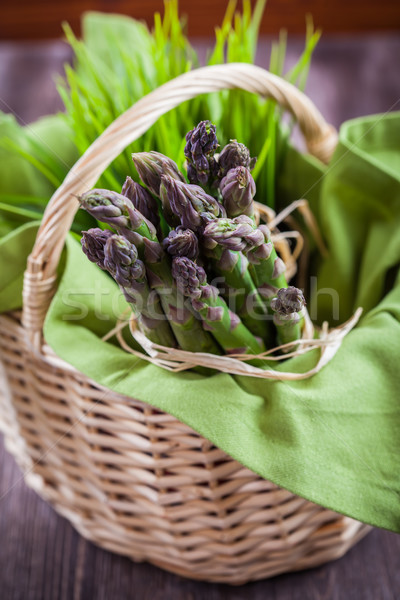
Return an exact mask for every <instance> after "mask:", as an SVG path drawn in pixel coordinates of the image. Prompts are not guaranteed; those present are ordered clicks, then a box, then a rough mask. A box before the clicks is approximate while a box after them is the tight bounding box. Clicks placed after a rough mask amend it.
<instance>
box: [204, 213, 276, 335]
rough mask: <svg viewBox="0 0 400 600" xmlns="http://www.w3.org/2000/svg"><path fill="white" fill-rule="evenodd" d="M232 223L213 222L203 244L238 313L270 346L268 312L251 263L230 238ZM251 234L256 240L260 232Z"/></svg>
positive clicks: (219, 220)
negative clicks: (254, 280)
mask: <svg viewBox="0 0 400 600" xmlns="http://www.w3.org/2000/svg"><path fill="white" fill-rule="evenodd" d="M238 220H240V218H238ZM230 224H231V220H230V219H216V220H215V221H211V222H210V223H209V224H208V225H207V227H206V228H205V230H204V233H203V245H204V247H205V249H206V251H207V250H208V255H209V256H210V257H211V260H212V266H213V269H214V270H215V271H216V272H217V273H218V274H219V275H221V276H222V277H223V278H224V280H225V282H226V283H227V285H228V288H229V289H228V292H230V298H229V300H230V299H231V297H232V294H233V295H234V299H235V312H237V314H238V315H239V316H240V317H241V319H242V321H243V323H244V324H245V325H246V327H248V328H249V329H250V331H251V332H252V333H254V334H255V335H257V336H259V337H261V339H263V340H264V341H265V342H266V343H267V344H268V343H269V342H270V341H272V340H271V335H272V332H271V326H270V323H269V322H268V321H267V315H268V309H267V308H266V306H265V303H264V301H263V299H262V298H261V296H260V294H259V293H258V290H257V288H256V286H255V284H254V282H253V279H252V277H251V275H250V272H249V269H248V266H249V262H248V260H247V258H246V257H245V256H244V255H243V253H242V252H240V249H239V248H238V247H237V240H238V238H237V237H236V238H233V239H231V238H229V233H230V232H229V227H230ZM245 227H246V224H244V225H243V226H242V227H241V231H242V232H243V234H244V233H245V232H244V228H245ZM239 231H240V228H239ZM226 234H227V235H226ZM249 235H250V237H251V238H255V239H257V237H258V236H259V234H258V232H257V233H254V232H253V231H251V232H250V233H249ZM239 239H240V238H239ZM221 241H222V242H223V243H222V244H221V243H220V242H221ZM253 243H254V242H253Z"/></svg>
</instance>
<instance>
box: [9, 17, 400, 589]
mask: <svg viewBox="0 0 400 600" xmlns="http://www.w3.org/2000/svg"><path fill="white" fill-rule="evenodd" d="M54 6H55V5H54ZM267 47H269V41H268V40H263V41H262V43H261V45H260V51H259V63H260V64H262V65H264V66H265V65H266V64H267V63H266V61H267ZM300 47H301V43H300V41H299V40H297V39H296V38H294V39H292V40H291V41H290V42H289V47H288V62H289V63H290V62H291V61H293V60H294V58H295V57H296V56H298V53H299V51H300ZM202 50H204V46H203V47H202V48H200V51H202ZM399 56H400V36H399V35H398V34H397V35H395V34H391V35H389V34H385V35H368V36H367V37H365V36H362V37H357V38H355V39H350V38H348V37H333V38H332V37H331V38H329V37H326V38H325V39H323V40H322V41H321V43H320V45H319V48H318V50H317V52H316V54H315V59H314V62H313V66H312V69H311V75H310V80H309V85H308V93H309V95H310V96H311V97H312V98H313V99H314V101H315V102H316V104H317V105H318V107H319V108H320V109H321V111H322V113H323V114H324V115H325V116H326V118H327V119H328V120H329V121H331V122H333V123H335V124H336V125H339V124H340V123H341V122H342V121H343V120H344V119H347V118H350V117H353V116H357V115H361V114H366V113H372V112H384V111H386V110H389V109H390V108H391V107H392V108H393V107H397V108H400V105H399V101H400V100H399V99H400V77H399V61H398V58H399ZM70 58H71V57H70V53H69V50H68V48H67V47H66V46H65V45H64V44H63V43H61V42H51V43H50V42H42V43H36V44H32V43H18V44H17V43H2V44H0V108H1V109H2V110H5V111H7V112H9V111H11V112H14V113H16V114H17V116H18V118H19V120H20V121H21V122H29V121H32V120H33V119H35V118H37V117H38V116H40V115H42V114H46V113H50V112H54V111H55V110H58V109H60V108H61V103H60V101H59V99H58V97H57V93H56V90H55V87H54V83H53V80H52V74H53V73H54V72H56V71H57V72H61V71H62V64H63V62H64V61H66V60H69V59H70ZM396 103H397V104H396ZM0 334H1V332H0ZM0 386H1V381H0ZM399 598H400V535H396V534H393V533H389V532H387V531H382V530H377V529H375V530H373V531H372V533H370V534H369V535H368V536H367V537H366V538H365V539H364V540H362V541H361V542H360V543H359V544H358V545H357V546H356V547H355V548H353V549H352V550H351V551H350V552H349V553H348V554H347V555H346V556H345V557H343V558H342V559H340V560H338V561H335V562H333V563H330V564H327V565H325V566H322V567H320V568H317V569H313V570H310V571H306V572H302V573H294V574H286V575H281V576H279V577H276V578H273V579H270V580H265V581H261V582H256V583H252V584H248V585H246V586H242V587H240V588H230V587H229V586H226V585H214V584H206V583H199V582H193V581H189V580H185V579H182V578H180V577H177V576H174V575H171V574H169V573H166V572H164V571H161V570H160V569H158V568H156V567H153V566H151V565H148V564H134V563H132V562H131V561H129V560H128V559H126V558H123V557H119V556H117V555H112V554H110V553H109V552H105V551H103V550H101V549H99V548H96V547H95V546H93V545H92V544H91V543H89V542H86V541H85V540H84V539H83V538H81V537H80V536H79V535H78V534H77V533H76V532H75V531H74V530H73V528H72V527H71V525H70V524H69V523H68V522H67V521H65V520H64V519H63V518H61V517H59V516H58V515H57V514H56V513H55V512H54V511H53V510H52V509H51V508H50V507H49V506H47V505H46V504H45V502H43V501H42V500H41V499H40V498H38V497H37V496H36V495H35V493H34V492H32V491H31V490H30V489H28V488H27V487H26V486H25V484H24V482H23V479H22V477H21V473H20V472H19V470H18V468H17V466H16V465H15V463H14V460H13V459H12V458H11V457H10V456H9V455H8V454H7V453H6V452H5V450H4V448H3V446H2V443H1V439H0V599H1V600H70V599H71V600H128V599H135V600H398V599H399Z"/></svg>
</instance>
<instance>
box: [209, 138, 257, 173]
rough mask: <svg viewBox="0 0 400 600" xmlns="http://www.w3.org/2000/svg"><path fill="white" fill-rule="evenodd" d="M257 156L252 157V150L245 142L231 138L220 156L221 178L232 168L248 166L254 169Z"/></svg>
mask: <svg viewBox="0 0 400 600" xmlns="http://www.w3.org/2000/svg"><path fill="white" fill-rule="evenodd" d="M256 161H257V158H251V157H250V152H249V150H248V149H247V148H246V146H245V145H244V144H241V143H239V142H238V141H237V140H231V141H230V142H229V144H227V145H226V146H225V147H224V148H223V149H222V151H221V154H220V155H219V157H218V165H219V178H220V179H222V178H223V177H225V175H226V174H227V173H228V171H230V170H231V169H235V168H236V167H246V169H249V170H250V171H251V170H252V169H254V165H255V164H256Z"/></svg>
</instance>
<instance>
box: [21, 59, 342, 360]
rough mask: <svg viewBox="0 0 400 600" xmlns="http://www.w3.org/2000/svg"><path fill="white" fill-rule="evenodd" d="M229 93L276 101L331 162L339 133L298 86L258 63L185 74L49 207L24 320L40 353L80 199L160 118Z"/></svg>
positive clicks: (110, 137)
mask: <svg viewBox="0 0 400 600" xmlns="http://www.w3.org/2000/svg"><path fill="white" fill-rule="evenodd" d="M226 89H241V90H246V91H248V92H253V93H255V94H259V95H260V96H263V97H265V98H272V99H274V100H276V101H277V103H278V104H279V105H280V106H282V108H284V109H286V110H288V111H289V112H291V113H292V114H293V116H294V117H295V119H296V120H297V122H298V124H299V126H300V129H301V131H302V134H303V136H304V138H305V141H306V144H307V149H308V151H309V152H310V154H312V155H314V156H315V157H317V158H319V159H320V160H321V161H323V162H325V163H327V162H328V161H329V159H330V158H331V156H332V153H333V151H334V149H335V147H336V143H337V133H336V130H335V129H334V128H333V127H332V126H331V125H328V124H327V123H326V121H325V120H324V118H323V117H322V115H321V114H320V112H319V111H318V110H317V108H316V107H315V106H314V104H313V103H312V102H311V100H309V99H308V98H307V96H305V95H304V94H303V93H302V92H300V91H299V90H298V89H297V88H296V87H294V86H293V85H291V84H290V83H288V82H287V81H285V80H284V79H281V78H280V77H278V76H276V75H273V74H272V73H269V72H268V71H266V70H265V69H262V68H260V67H257V66H255V65H250V64H246V63H231V64H228V65H215V66H209V67H203V68H200V69H196V70H194V71H189V72H188V73H184V74H183V75H180V76H179V77H177V78H176V79H173V80H171V81H169V82H167V83H165V84H164V85H162V86H161V87H159V88H157V89H156V90H154V91H153V92H151V93H150V94H148V95H147V96H144V97H143V98H141V99H140V100H139V101H138V102H136V104H134V105H133V106H132V107H131V108H129V109H128V110H127V111H126V112H125V113H123V114H122V115H120V116H119V117H118V118H117V119H116V120H115V121H114V122H113V123H111V125H110V126H109V127H107V129H106V130H105V131H104V132H103V133H102V135H101V136H100V137H99V138H97V140H95V141H94V142H93V144H92V145H91V146H90V147H89V148H88V149H87V150H86V152H85V153H84V155H83V156H82V157H81V158H80V159H79V160H78V161H77V162H76V163H75V165H74V166H73V167H72V169H71V170H70V172H69V173H68V175H67V176H66V178H65V180H64V181H63V183H62V184H61V186H60V187H59V188H58V190H56V192H55V193H54V194H53V196H52V198H51V200H50V202H49V204H48V205H47V208H46V210H45V213H44V215H43V220H42V223H41V226H40V228H39V231H38V234H37V238H36V241H35V245H34V247H33V250H32V253H31V255H30V256H29V258H28V264H27V269H26V272H25V277H24V286H23V315H22V322H23V325H24V327H25V329H26V332H27V334H28V336H29V339H30V340H31V342H32V343H33V344H34V345H35V346H36V347H37V348H38V349H39V348H40V346H41V331H42V327H43V323H44V319H45V316H46V312H47V309H48V307H49V305H50V301H51V298H52V296H53V293H54V291H55V285H56V270H57V265H58V262H59V258H60V254H61V251H62V248H63V246H64V242H65V238H66V236H67V234H68V231H69V229H70V227H71V224H72V221H73V219H74V216H75V214H76V212H77V210H78V208H79V204H78V201H77V199H76V196H78V195H80V194H82V193H83V192H85V191H87V190H88V189H90V188H91V187H93V185H94V184H95V183H96V181H97V180H98V179H99V177H100V175H101V174H102V173H103V171H104V170H105V169H106V168H107V167H108V166H109V164H110V163H111V162H112V161H113V160H114V159H115V158H116V157H117V156H118V155H119V154H120V153H121V152H122V151H123V150H124V149H125V148H126V147H127V146H128V145H129V144H131V143H132V142H133V141H135V140H136V139H138V138H139V137H140V136H141V135H142V134H143V133H144V132H145V131H147V130H148V129H149V127H151V125H153V124H154V123H155V122H156V121H157V119H158V118H159V117H160V116H162V115H163V114H165V113H166V112H168V111H169V110H171V109H172V108H175V107H176V106H178V105H179V104H181V103H182V102H184V101H185V100H190V99H191V98H194V97H196V96H198V95H200V94H204V93H209V92H217V91H220V90H226Z"/></svg>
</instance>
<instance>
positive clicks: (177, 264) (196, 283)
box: [172, 256, 207, 300]
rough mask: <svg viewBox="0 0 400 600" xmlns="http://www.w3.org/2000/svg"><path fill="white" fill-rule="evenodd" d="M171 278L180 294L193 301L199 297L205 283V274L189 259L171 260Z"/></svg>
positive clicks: (177, 258)
mask: <svg viewBox="0 0 400 600" xmlns="http://www.w3.org/2000/svg"><path fill="white" fill-rule="evenodd" d="M172 276H173V278H174V279H175V282H176V286H177V288H178V290H179V291H180V292H181V294H183V295H184V296H186V297H188V298H192V299H193V300H196V299H199V298H200V297H201V295H202V287H204V286H206V283H207V276H206V272H205V271H204V269H203V268H202V267H199V265H196V263H194V262H193V261H192V260H190V258H187V257H184V256H177V257H175V258H174V259H173V260H172Z"/></svg>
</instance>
